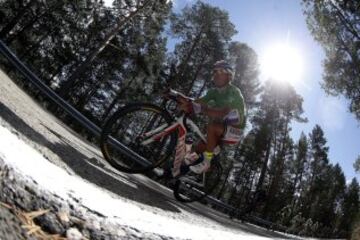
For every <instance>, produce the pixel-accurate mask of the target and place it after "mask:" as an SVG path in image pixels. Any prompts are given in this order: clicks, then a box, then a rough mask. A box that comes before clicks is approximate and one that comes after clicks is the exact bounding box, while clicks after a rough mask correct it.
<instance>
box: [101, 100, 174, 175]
mask: <svg viewBox="0 0 360 240" xmlns="http://www.w3.org/2000/svg"><path fill="white" fill-rule="evenodd" d="M171 123H172V119H171V116H170V115H169V113H168V112H166V111H164V110H163V109H161V108H160V107H158V106H156V105H153V104H147V103H135V104H130V105H127V106H125V107H123V108H121V109H120V110H118V111H117V112H116V113H115V114H114V115H113V116H112V117H111V118H110V119H109V120H108V121H107V122H106V123H105V125H104V128H103V131H102V134H101V139H100V145H101V151H102V153H103V155H104V157H105V159H106V160H107V161H108V162H109V163H110V165H111V166H113V167H114V168H116V169H118V170H119V171H123V172H127V173H144V172H146V171H149V170H151V169H153V168H155V167H157V166H159V165H160V164H162V163H163V162H164V161H166V160H167V159H168V157H169V156H170V155H171V153H172V152H173V150H174V148H175V145H176V141H177V132H176V131H174V132H172V133H170V134H167V135H165V136H163V137H162V138H161V139H159V140H157V141H153V142H151V143H149V144H146V145H144V144H142V143H143V140H144V139H143V136H144V135H143V134H144V133H146V132H150V131H152V130H154V129H156V128H158V127H159V126H163V127H167V126H169V125H170V124H171ZM114 142H115V143H114ZM116 142H120V143H121V144H123V145H125V146H126V147H127V148H128V149H130V150H132V151H133V152H135V153H136V154H138V155H139V156H140V157H142V158H144V159H146V162H144V161H141V160H140V159H139V157H133V156H132V157H131V158H129V156H127V155H126V154H124V152H123V151H122V150H121V149H120V148H119V147H117V146H116Z"/></svg>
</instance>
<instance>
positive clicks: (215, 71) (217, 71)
mask: <svg viewBox="0 0 360 240" xmlns="http://www.w3.org/2000/svg"><path fill="white" fill-rule="evenodd" d="M227 73H228V72H227V71H226V70H225V69H223V68H218V69H214V70H213V74H214V75H215V74H227Z"/></svg>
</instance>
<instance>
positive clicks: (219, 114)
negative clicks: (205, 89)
mask: <svg viewBox="0 0 360 240" xmlns="http://www.w3.org/2000/svg"><path fill="white" fill-rule="evenodd" d="M195 102H196V103H199V104H200V105H201V113H203V114H204V115H207V116H209V117H212V118H224V117H225V116H226V115H227V114H229V112H230V111H231V108H211V107H208V106H207V104H206V103H204V102H203V101H202V100H201V99H197V100H195Z"/></svg>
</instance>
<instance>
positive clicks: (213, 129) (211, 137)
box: [190, 123, 225, 173]
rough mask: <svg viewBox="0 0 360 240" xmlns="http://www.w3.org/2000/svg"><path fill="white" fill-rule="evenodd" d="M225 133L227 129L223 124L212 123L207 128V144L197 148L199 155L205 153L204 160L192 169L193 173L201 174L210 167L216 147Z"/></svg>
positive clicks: (201, 144)
mask: <svg viewBox="0 0 360 240" xmlns="http://www.w3.org/2000/svg"><path fill="white" fill-rule="evenodd" d="M224 131H225V127H224V125H223V124H221V123H211V124H209V125H208V128H207V143H206V144H204V143H199V144H198V145H197V146H196V152H197V153H203V158H204V160H203V161H202V162H201V163H199V164H197V165H195V166H192V167H190V169H191V171H193V172H195V173H201V172H203V171H205V170H206V169H207V168H208V167H209V166H210V161H211V159H212V158H213V155H214V154H213V151H214V149H215V147H216V146H217V145H218V144H219V142H220V140H221V138H222V136H223V134H224Z"/></svg>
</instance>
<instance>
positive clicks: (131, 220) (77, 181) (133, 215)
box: [0, 126, 267, 240]
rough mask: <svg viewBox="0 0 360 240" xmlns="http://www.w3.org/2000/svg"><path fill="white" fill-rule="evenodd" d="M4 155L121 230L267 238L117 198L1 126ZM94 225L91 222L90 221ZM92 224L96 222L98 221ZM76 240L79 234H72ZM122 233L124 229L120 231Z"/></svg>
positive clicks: (45, 186) (18, 168)
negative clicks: (176, 216) (179, 217)
mask: <svg viewBox="0 0 360 240" xmlns="http://www.w3.org/2000/svg"><path fill="white" fill-rule="evenodd" d="M0 156H1V158H2V159H3V160H4V161H5V162H6V163H7V164H9V165H11V166H12V167H13V168H14V169H15V170H16V171H18V172H19V173H20V174H21V175H23V176H25V177H26V178H29V181H36V182H37V183H38V184H39V186H40V187H41V188H43V190H45V191H49V192H51V193H53V194H56V195H57V196H59V197H61V198H63V199H65V200H66V199H68V200H71V199H72V198H73V197H76V199H79V201H80V203H81V204H82V205H83V206H85V207H87V208H89V209H92V210H94V211H96V212H99V213H101V214H102V215H104V216H106V217H107V218H106V219H105V221H106V225H107V226H108V227H109V228H111V229H113V231H114V232H117V231H119V228H118V226H119V225H123V226H130V227H132V228H136V229H139V230H141V231H144V232H149V233H155V234H161V235H165V236H171V237H173V238H182V239H198V240H202V239H204V240H211V239H228V240H232V239H234V240H235V239H249V240H252V239H254V240H257V239H267V238H264V237H258V236H255V235H251V234H248V233H245V232H241V231H237V232H236V233H234V232H227V231H224V230H219V229H213V228H214V226H200V225H196V224H189V223H187V222H184V221H181V220H176V219H172V218H169V217H166V216H160V215H158V214H154V213H152V212H150V211H147V210H146V209H143V208H141V207H140V206H139V204H136V205H135V204H134V203H133V202H132V201H131V200H129V199H122V198H120V197H119V198H114V197H112V196H110V195H109V194H108V193H107V192H106V191H105V190H102V189H99V188H97V187H96V186H94V185H92V184H90V183H87V182H85V181H84V180H83V179H81V178H79V177H77V176H71V175H69V174H68V173H67V172H66V171H65V170H64V169H62V168H60V167H58V166H56V165H54V164H52V163H50V162H49V161H48V160H46V159H45V158H44V157H43V156H42V155H41V154H40V153H39V152H37V151H36V150H34V149H33V148H31V147H30V146H28V145H27V144H26V143H24V142H23V141H22V140H20V139H19V138H18V137H17V136H16V135H14V134H13V133H11V132H10V131H9V130H8V129H6V128H4V127H2V126H0ZM90 224H91V223H90ZM92 224H94V225H96V224H99V223H96V221H94V222H93V223H92ZM69 234H71V235H73V239H76V237H78V235H77V233H74V232H71V233H69ZM118 234H119V235H120V236H121V235H123V233H122V232H119V233H118Z"/></svg>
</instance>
